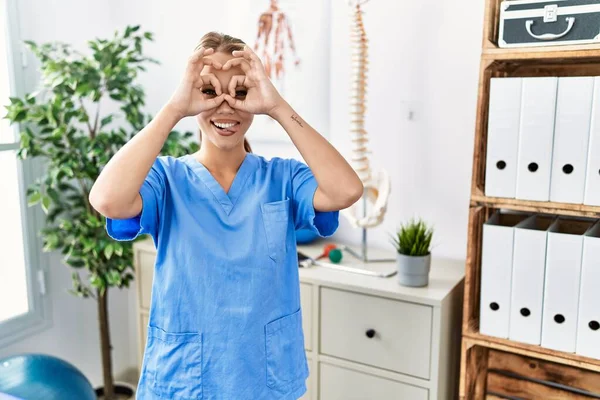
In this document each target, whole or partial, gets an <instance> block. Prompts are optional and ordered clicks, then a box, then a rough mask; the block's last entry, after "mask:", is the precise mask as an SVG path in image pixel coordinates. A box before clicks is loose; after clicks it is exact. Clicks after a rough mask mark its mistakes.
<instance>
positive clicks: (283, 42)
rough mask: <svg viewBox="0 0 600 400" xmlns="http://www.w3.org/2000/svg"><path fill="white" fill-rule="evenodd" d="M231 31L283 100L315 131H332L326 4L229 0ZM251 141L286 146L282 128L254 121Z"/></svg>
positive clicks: (314, 0) (305, 0) (307, 0)
mask: <svg viewBox="0 0 600 400" xmlns="http://www.w3.org/2000/svg"><path fill="white" fill-rule="evenodd" d="M228 5H229V7H228V12H227V14H228V16H227V30H226V31H225V33H228V34H230V35H233V36H237V37H239V38H241V39H242V40H244V41H245V42H246V43H247V44H248V45H249V46H250V47H251V48H252V50H254V52H255V53H256V54H257V55H258V56H259V57H260V58H261V60H262V62H263V65H264V66H265V69H266V71H267V74H268V75H269V77H270V79H271V81H272V82H273V83H274V84H275V87H276V88H277V90H279V92H280V93H281V94H282V96H283V97H284V98H285V99H286V100H287V101H288V102H289V103H290V104H291V105H292V107H294V109H295V110H296V111H297V112H298V113H299V114H300V115H301V116H302V117H303V118H304V119H305V120H306V121H307V122H308V123H309V124H311V125H312V126H313V127H314V128H315V129H317V130H318V131H319V132H320V133H321V134H323V135H324V136H325V137H328V136H329V135H328V132H327V131H328V129H329V44H330V34H329V25H330V24H329V15H330V10H329V7H330V3H329V2H328V1H323V0H229V1H228ZM248 139H249V140H250V142H251V143H252V142H253V141H287V140H289V139H288V136H287V134H286V133H285V131H283V129H282V128H281V126H280V125H279V124H278V123H277V122H276V121H273V120H272V119H271V118H269V117H267V116H256V117H255V118H254V123H253V124H252V127H251V128H250V130H249V132H248Z"/></svg>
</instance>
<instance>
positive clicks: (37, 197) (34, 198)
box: [27, 191, 42, 207]
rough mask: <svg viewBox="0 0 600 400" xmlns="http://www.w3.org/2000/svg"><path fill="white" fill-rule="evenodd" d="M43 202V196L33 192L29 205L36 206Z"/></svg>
mask: <svg viewBox="0 0 600 400" xmlns="http://www.w3.org/2000/svg"><path fill="white" fill-rule="evenodd" d="M41 200H42V194H41V193H40V192H38V191H36V192H33V193H32V194H31V195H30V196H29V199H28V201H27V205H29V206H30V207H31V206H34V205H36V204H37V203H39V202H40V201H41Z"/></svg>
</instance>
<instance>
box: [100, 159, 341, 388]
mask: <svg viewBox="0 0 600 400" xmlns="http://www.w3.org/2000/svg"><path fill="white" fill-rule="evenodd" d="M316 188H317V181H316V179H315V178H314V176H313V174H312V172H311V170H310V169H309V168H308V166H307V165H306V164H303V163H301V162H299V161H296V160H293V159H281V158H273V159H271V160H269V161H267V160H265V159H264V158H263V157H260V156H258V155H255V154H252V153H247V154H246V156H245V158H244V161H243V162H242V164H241V166H240V168H239V170H238V172H237V174H236V176H235V178H234V180H233V183H232V185H231V188H230V190H229V192H228V193H226V192H225V191H224V190H223V188H222V187H221V185H220V184H219V183H218V182H217V181H216V180H215V179H214V178H213V176H212V175H211V174H210V172H209V171H208V170H207V169H206V168H205V167H204V166H203V165H202V164H201V163H200V162H198V161H196V160H195V158H194V157H193V156H191V155H187V156H183V157H179V158H173V157H158V158H157V159H156V161H155V162H154V164H153V166H152V168H151V170H150V172H149V173H148V176H147V177H146V179H145V181H144V183H143V185H142V187H141V189H140V195H141V197H142V200H143V209H142V212H141V213H140V215H138V216H136V217H134V218H130V219H126V220H116V219H115V220H113V219H109V218H107V220H106V229H107V232H108V234H109V235H110V236H111V237H112V238H114V239H116V240H132V239H134V238H136V237H137V236H138V235H140V234H150V235H151V236H152V238H153V239H154V243H155V246H156V248H157V258H156V264H155V270H154V281H153V284H152V300H151V306H150V317H149V323H148V338H147V343H146V349H145V352H144V360H143V364H142V372H141V376H140V381H139V384H138V392H137V397H138V398H139V399H143V400H153V399H170V400H191V399H193V400H201V399H226V400H246V399H247V400H257V399H264V400H269V399H278V400H279V399H286V400H287V399H290V400H291V399H293V400H295V399H297V398H299V397H300V396H302V394H303V393H305V392H306V384H305V380H306V378H307V377H308V363H307V360H306V354H305V352H304V336H303V332H302V312H301V309H300V287H299V279H298V259H297V254H296V240H295V239H296V238H295V230H296V229H300V228H307V229H311V230H314V231H315V232H316V233H318V234H319V235H320V236H323V237H327V236H330V235H332V234H333V233H334V232H335V230H336V229H337V227H338V222H339V212H338V211H333V212H315V209H314V207H313V196H314V193H315V190H316Z"/></svg>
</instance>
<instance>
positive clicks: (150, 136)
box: [89, 106, 179, 219]
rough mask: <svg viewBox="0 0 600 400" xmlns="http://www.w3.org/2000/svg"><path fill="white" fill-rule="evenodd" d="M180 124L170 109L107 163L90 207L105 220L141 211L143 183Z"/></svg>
mask: <svg viewBox="0 0 600 400" xmlns="http://www.w3.org/2000/svg"><path fill="white" fill-rule="evenodd" d="M178 121H179V116H178V115H177V113H176V112H175V111H174V110H173V109H171V108H170V107H169V106H166V107H165V108H163V109H162V110H161V111H160V112H159V113H158V115H157V116H156V117H155V118H154V119H153V120H152V121H151V122H150V123H149V124H148V125H147V126H146V127H145V128H144V129H142V130H141V131H140V132H139V133H138V134H137V135H135V136H134V137H133V138H131V140H129V142H127V143H126V144H125V145H124V146H123V147H122V148H121V149H119V151H118V152H117V153H116V154H115V155H114V156H113V157H112V158H111V159H110V161H109V162H108V164H106V166H105V167H104V169H103V170H102V172H101V173H100V176H98V179H96V182H95V183H94V186H92V190H91V191H90V197H89V199H90V204H91V205H92V206H93V207H94V208H95V209H96V210H98V212H99V213H101V214H102V215H104V216H105V217H108V218H113V219H125V218H131V217H134V216H136V215H138V214H139V213H140V212H141V211H142V198H141V196H140V194H139V191H140V188H141V187H142V184H143V183H144V179H145V178H146V176H147V175H148V172H149V171H150V168H151V167H152V164H153V163H154V160H155V159H156V157H157V156H158V154H159V153H160V150H161V149H162V147H163V145H164V143H165V141H166V140H167V137H168V136H169V133H170V132H171V130H172V129H173V128H174V127H175V125H176V124H177V122H178Z"/></svg>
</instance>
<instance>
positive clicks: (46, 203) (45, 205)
mask: <svg viewBox="0 0 600 400" xmlns="http://www.w3.org/2000/svg"><path fill="white" fill-rule="evenodd" d="M51 202H52V200H51V199H50V197H48V196H44V197H43V198H42V210H44V213H46V214H48V208H50V203H51Z"/></svg>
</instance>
